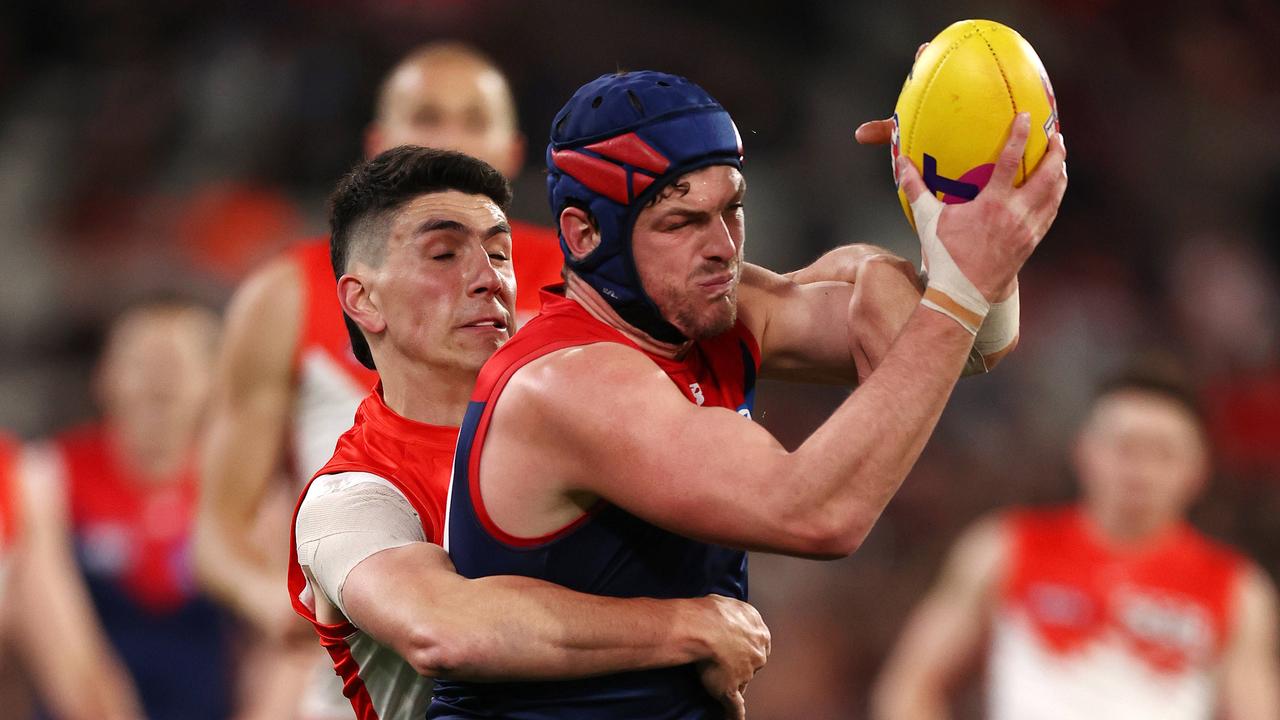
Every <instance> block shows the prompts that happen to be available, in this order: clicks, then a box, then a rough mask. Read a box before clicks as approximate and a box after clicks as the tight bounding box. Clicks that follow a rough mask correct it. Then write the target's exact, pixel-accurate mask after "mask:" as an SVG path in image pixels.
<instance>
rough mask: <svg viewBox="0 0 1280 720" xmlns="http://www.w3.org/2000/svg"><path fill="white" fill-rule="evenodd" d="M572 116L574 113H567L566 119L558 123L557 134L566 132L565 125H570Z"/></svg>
mask: <svg viewBox="0 0 1280 720" xmlns="http://www.w3.org/2000/svg"><path fill="white" fill-rule="evenodd" d="M572 114H573V113H565V114H564V117H562V118H560V121H559V122H557V123H556V132H557V133H560V132H564V126H565V124H566V123H568V122H569V116H570V115H572Z"/></svg>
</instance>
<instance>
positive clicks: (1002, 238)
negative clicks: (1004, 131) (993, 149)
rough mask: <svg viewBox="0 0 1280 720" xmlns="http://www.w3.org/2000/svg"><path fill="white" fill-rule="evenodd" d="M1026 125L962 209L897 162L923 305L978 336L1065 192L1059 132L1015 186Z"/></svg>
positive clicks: (1025, 122) (1018, 124) (905, 162)
mask: <svg viewBox="0 0 1280 720" xmlns="http://www.w3.org/2000/svg"><path fill="white" fill-rule="evenodd" d="M1030 125H1031V122H1030V116H1029V115H1028V114H1027V113H1019V114H1018V115H1017V116H1016V117H1015V118H1014V121H1013V124H1012V126H1011V127H1010V130H1009V138H1008V140H1007V141H1006V143H1005V146H1004V148H1003V149H1002V150H1001V151H1000V156H999V157H998V158H997V159H996V167H995V170H994V171H993V172H992V174H991V180H990V181H989V182H988V183H987V185H986V187H984V188H983V189H982V191H981V192H979V193H978V196H977V197H976V198H974V199H973V200H972V201H970V202H967V203H961V204H956V205H943V203H942V202H941V201H939V200H938V198H937V197H936V196H935V195H934V194H933V193H932V192H930V191H929V190H928V189H927V188H926V187H925V184H924V180H923V179H921V177H920V173H919V171H918V170H917V169H916V167H915V165H913V164H912V163H911V161H910V160H909V159H907V158H905V157H900V158H898V176H899V178H900V179H901V182H902V188H903V191H904V192H905V194H906V196H907V201H908V202H909V203H910V204H911V211H912V213H913V214H914V215H915V220H916V231H917V233H918V234H919V235H920V245H921V251H922V254H923V256H924V262H925V265H926V269H927V271H928V274H929V282H928V288H927V289H926V290H925V304H926V305H928V306H929V307H932V308H934V309H936V310H939V311H940V312H943V313H944V314H946V315H948V316H949V317H952V318H953V319H955V320H956V321H957V322H959V323H960V324H961V325H963V326H965V327H966V329H968V330H970V332H974V333H976V332H977V329H978V326H980V325H981V324H982V320H983V318H984V317H985V316H986V313H987V311H988V310H989V309H990V305H991V303H994V302H999V301H1001V300H1004V299H1005V298H1007V297H1008V296H1009V295H1010V294H1011V293H1012V292H1013V288H1014V283H1015V281H1016V279H1017V274H1018V270H1019V269H1021V268H1022V264H1023V263H1024V262H1026V260H1027V258H1029V257H1030V256H1031V253H1032V251H1034V250H1035V248H1036V246H1037V245H1038V244H1039V243H1040V240H1041V239H1043V238H1044V235H1045V233H1046V232H1048V230H1049V227H1050V226H1051V225H1052V224H1053V220H1054V218H1055V217H1057V214H1058V206H1059V205H1060V204H1061V203H1062V196H1063V193H1065V192H1066V189H1067V172H1066V155H1067V149H1066V145H1064V144H1063V139H1062V134H1061V133H1058V134H1056V135H1054V137H1053V139H1052V140H1050V142H1049V150H1048V151H1047V152H1046V153H1045V155H1044V157H1043V158H1042V159H1041V161H1040V164H1039V166H1037V168H1036V169H1035V171H1034V172H1032V173H1031V175H1030V176H1029V177H1028V178H1027V179H1026V182H1024V183H1023V184H1022V187H1014V184H1013V183H1014V179H1015V178H1016V176H1017V172H1018V168H1019V167H1020V165H1021V161H1022V152H1023V149H1024V148H1025V147H1026V144H1027V135H1028V133H1029V132H1030ZM931 298H932V299H933V301H934V302H932V303H931V302H930V300H931Z"/></svg>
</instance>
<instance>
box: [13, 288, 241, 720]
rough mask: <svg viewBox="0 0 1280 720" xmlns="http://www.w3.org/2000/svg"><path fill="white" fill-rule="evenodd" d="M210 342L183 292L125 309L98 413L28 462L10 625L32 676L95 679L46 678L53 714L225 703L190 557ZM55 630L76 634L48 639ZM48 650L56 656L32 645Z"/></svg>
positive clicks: (220, 623)
mask: <svg viewBox="0 0 1280 720" xmlns="http://www.w3.org/2000/svg"><path fill="white" fill-rule="evenodd" d="M216 336H217V318H216V316H215V315H214V314H213V313H212V312H210V311H208V310H206V309H203V308H200V307H196V306H193V305H189V304H186V303H184V302H181V301H169V300H163V301H152V302H148V303H145V304H139V305H137V306H134V307H133V308H131V309H129V310H127V311H126V312H124V313H123V314H122V315H121V316H120V317H119V318H118V319H117V320H116V321H115V322H114V323H113V324H112V326H111V328H110V330H109V332H108V335H107V340H106V345H105V348H104V350H103V353H102V356H101V359H100V362H99V366H98V369H97V372H96V377H95V390H96V399H97V402H98V404H99V406H100V408H101V418H100V419H99V420H98V421H95V422H92V423H89V424H86V425H83V426H80V427H76V428H73V429H71V430H69V431H66V432H63V433H61V434H59V435H57V436H56V437H54V438H53V439H52V440H51V441H49V442H48V443H45V444H43V445H41V446H39V447H36V448H34V449H32V450H31V451H30V452H29V453H28V455H27V456H26V457H25V458H24V460H23V462H22V465H21V477H22V488H23V492H24V494H25V497H24V503H25V507H24V516H23V518H22V524H23V528H24V533H23V535H24V547H23V548H22V553H21V555H22V557H21V562H20V573H19V574H18V577H17V583H16V587H15V588H14V590H15V591H16V600H17V612H18V613H19V615H18V620H17V621H16V626H15V628H14V631H15V633H16V635H17V636H18V638H19V642H20V646H21V647H23V648H24V650H25V651H24V654H25V655H27V656H28V657H30V658H32V664H33V666H34V669H35V670H36V676H37V679H40V678H41V677H42V676H45V677H52V678H57V677H58V676H60V675H65V674H68V673H71V674H72V677H75V669H76V667H78V666H79V665H81V664H83V663H87V664H89V665H90V666H91V667H92V670H91V673H92V675H94V676H97V678H96V679H94V680H93V681H92V682H91V683H90V684H89V685H88V686H87V687H74V686H72V687H67V686H66V683H62V682H59V683H58V684H57V685H54V686H50V682H49V681H47V680H45V681H41V683H40V684H41V685H44V686H45V687H44V688H43V693H42V694H43V695H44V696H45V697H46V698H48V703H47V705H48V708H49V710H50V711H51V712H52V713H53V714H54V715H55V716H56V717H102V716H105V717H122V718H123V717H147V718H151V719H152V720H161V719H163V718H172V719H173V720H180V719H187V720H191V719H195V718H207V719H209V720H214V719H217V718H225V717H227V716H228V714H229V712H230V690H231V683H230V671H231V660H230V653H229V650H230V648H229V644H228V641H229V636H228V635H227V633H226V623H225V622H224V620H223V618H222V616H221V613H220V611H219V610H218V608H217V607H216V606H215V605H214V604H213V603H212V601H210V600H209V599H207V598H205V597H204V596H202V595H201V594H200V593H199V591H198V589H197V587H196V584H195V578H194V569H193V567H192V564H191V557H190V552H189V550H190V540H191V533H192V525H193V522H194V518H195V506H196V478H195V465H194V460H195V458H194V448H195V439H196V437H197V435H198V433H199V431H200V425H201V422H202V421H203V418H204V410H205V407H206V401H207V397H208V390H209V381H210V376H211V372H212V360H213V351H214V345H215V342H216ZM77 568H78V572H77ZM86 591H87V596H86ZM55 625H57V626H62V628H63V629H65V630H66V631H68V632H69V633H70V634H71V635H72V637H74V640H72V641H66V642H65V644H63V642H60V640H64V641H65V638H60V636H54V637H52V638H51V637H50V635H49V633H50V632H51V630H52V626H55ZM59 635H60V634H59ZM104 638H105V639H104ZM51 643H55V644H52V645H51V647H52V648H53V649H54V650H55V652H52V653H50V652H47V651H46V650H43V649H42V648H41V647H40V646H42V645H50V644H51ZM106 643H109V644H110V648H111V649H110V650H107V649H106V648H105V645H106ZM113 655H116V656H118V658H119V660H120V661H121V662H122V663H123V670H121V669H120V668H119V666H118V665H117V664H116V663H115V662H113ZM126 672H127V675H125V674H124V673H126ZM130 682H131V683H132V686H133V688H136V692H137V695H138V697H139V698H140V699H141V705H142V708H141V709H139V708H137V707H136V701H135V700H134V699H133V698H132V697H131V695H132V692H133V688H131V687H130ZM95 696H96V697H95ZM131 706H135V707H131ZM91 708H98V709H96V710H91Z"/></svg>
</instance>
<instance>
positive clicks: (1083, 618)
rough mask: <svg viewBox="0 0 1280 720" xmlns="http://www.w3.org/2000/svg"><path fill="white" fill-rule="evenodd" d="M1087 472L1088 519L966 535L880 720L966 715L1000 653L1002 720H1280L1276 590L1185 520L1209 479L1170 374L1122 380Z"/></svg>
mask: <svg viewBox="0 0 1280 720" xmlns="http://www.w3.org/2000/svg"><path fill="white" fill-rule="evenodd" d="M1073 459H1074V465H1075V470H1076V474H1077V477H1078V479H1079V482H1080V489H1081V490H1082V491H1083V497H1082V498H1081V500H1080V502H1079V503H1078V504H1076V505H1071V506H1067V507H1061V508H1050V509H1038V510H1016V511H1011V512H1007V513H1002V514H1000V515H998V516H994V517H990V518H987V519H984V520H981V521H979V522H978V523H977V524H976V525H974V526H973V527H972V528H971V529H970V530H969V531H968V532H966V533H965V534H964V536H963V537H961V539H960V540H959V542H958V543H957V544H956V546H955V549H954V550H953V551H952V554H951V558H950V559H949V560H948V561H947V564H946V566H945V567H944V568H943V571H942V575H941V577H940V578H939V580H938V584H937V585H936V586H935V587H934V588H933V589H932V590H931V591H930V592H929V594H928V596H927V597H926V598H925V599H924V601H923V602H922V603H921V604H920V606H919V607H918V608H916V610H915V613H914V614H913V616H912V617H911V618H910V620H909V621H908V623H907V625H906V629H905V631H904V632H903V635H902V638H901V640H899V642H898V647H897V648H896V650H895V651H894V652H893V654H892V656H891V657H890V659H889V661H888V663H887V665H886V666H885V670H884V674H883V675H882V677H881V678H880V681H879V684H878V689H877V692H876V698H875V706H876V715H877V717H879V718H883V720H934V719H941V718H947V717H950V716H951V715H950V712H949V711H948V707H947V706H948V702H947V690H948V688H949V687H951V686H952V685H953V684H954V683H955V682H956V681H957V680H959V679H960V678H961V677H962V676H963V675H964V674H965V673H966V672H967V671H968V669H969V668H970V667H972V664H973V660H974V659H975V658H976V657H978V656H980V655H983V654H985V655H986V656H987V704H988V707H987V714H988V717H991V718H995V720H1014V719H1015V718H1017V719H1021V718H1030V717H1034V718H1044V719H1045V720H1056V719H1057V718H1062V719H1063V720H1066V719H1067V718H1126V720H1129V719H1136V720H1141V719H1144V718H1151V719H1152V720H1155V719H1157V718H1158V719H1159V720H1193V719H1194V720H1209V718H1214V717H1226V718H1232V720H1255V719H1256V720H1262V719H1264V718H1275V717H1280V664H1278V662H1277V635H1276V611H1277V607H1276V598H1275V590H1274V588H1273V586H1272V583H1271V581H1270V580H1269V579H1267V577H1266V576H1265V575H1264V574H1263V573H1262V571H1261V570H1260V569H1259V568H1257V567H1256V566H1254V564H1253V563H1251V562H1249V561H1248V560H1246V559H1245V558H1243V557H1241V556H1240V555H1238V554H1237V553H1235V552H1233V551H1232V550H1230V549H1228V548H1226V547H1223V546H1221V545H1218V544H1217V543H1214V542H1213V541H1211V540H1209V539H1208V538H1206V537H1204V536H1203V535H1201V534H1200V533H1199V532H1197V531H1196V530H1195V529H1194V528H1192V527H1191V526H1190V525H1189V524H1188V523H1187V522H1186V520H1185V519H1184V516H1185V513H1186V510H1187V506H1188V505H1189V504H1190V503H1191V502H1192V501H1193V500H1194V499H1195V496H1196V495H1197V494H1198V493H1199V492H1200V490H1201V489H1202V487H1203V486H1204V483H1205V481H1206V479H1207V477H1208V475H1209V449H1208V446H1207V444H1206V438H1205V433H1204V427H1203V424H1202V421H1201V419H1200V415H1199V413H1198V410H1197V408H1196V404H1195V401H1194V400H1193V399H1192V396H1191V395H1190V394H1189V393H1188V392H1187V391H1186V390H1185V389H1183V388H1181V387H1180V386H1179V385H1178V384H1176V383H1175V382H1170V381H1169V380H1168V379H1167V378H1165V377H1163V375H1162V374H1160V373H1153V372H1150V371H1135V372H1131V373H1129V374H1126V375H1122V376H1120V377H1118V378H1116V379H1115V380H1113V381H1111V382H1109V383H1107V384H1106V385H1104V386H1103V388H1102V391H1101V392H1100V393H1099V394H1098V396H1097V398H1096V400H1095V401H1094V403H1093V407H1092V409H1091V410H1090V412H1089V416H1088V418H1087V419H1086V420H1085V423H1084V426H1083V427H1082V428H1081V429H1080V434H1079V437H1078V438H1077V440H1076V445H1075V451H1074V454H1073Z"/></svg>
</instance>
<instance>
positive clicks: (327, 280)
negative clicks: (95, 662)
mask: <svg viewBox="0 0 1280 720" xmlns="http://www.w3.org/2000/svg"><path fill="white" fill-rule="evenodd" d="M407 144H412V145H422V146H429V147H436V148H443V149H453V150H459V151H462V152H465V153H467V154H469V155H472V156H475V157H478V158H480V159H482V160H485V161H486V162H488V163H490V164H491V165H493V166H494V167H495V168H497V169H498V170H499V171H500V172H502V173H503V174H504V175H505V176H506V177H508V178H511V177H514V176H515V175H516V174H517V173H518V172H519V170H520V166H521V164H522V161H523V157H524V138H523V137H522V136H521V134H520V132H519V130H518V127H517V123H516V112H515V107H514V103H513V100H512V95H511V90H510V88H509V87H508V85H507V81H506V78H505V77H504V76H503V74H502V72H501V71H500V70H499V69H498V68H497V67H496V66H495V65H494V64H493V63H492V62H491V61H490V60H489V59H488V58H486V57H484V56H483V55H481V54H480V53H479V52H477V51H476V50H474V49H472V48H469V47H467V46H465V45H460V44H457V43H441V44H433V45H428V46H425V47H423V48H420V49H418V50H416V51H414V52H413V53H411V54H409V55H408V56H407V57H406V58H405V59H404V60H402V61H401V62H400V63H399V64H398V65H397V66H396V67H395V68H394V69H393V70H392V71H391V73H390V74H389V75H388V76H387V78H386V80H385V81H384V83H383V85H382V88H381V91H380V93H379V97H378V104H377V109H376V115H375V118H374V121H373V123H372V124H371V125H370V127H369V129H368V132H367V135H366V138H365V150H366V154H367V155H368V156H369V157H372V156H373V155H376V154H378V153H379V152H381V151H383V150H386V149H388V148H392V147H396V146H399V145H407ZM511 226H512V238H513V254H514V257H515V259H517V262H516V263H515V266H516V267H517V268H519V270H518V271H517V280H518V282H519V287H520V288H521V291H520V295H519V296H518V297H517V311H518V314H519V316H521V317H525V318H527V317H528V316H530V315H532V314H533V313H534V312H536V311H537V306H538V300H537V291H538V288H540V287H541V286H543V285H546V284H548V283H552V282H558V281H559V279H560V266H561V254H560V249H559V243H558V240H557V239H556V235H555V233H554V231H552V230H550V229H547V228H542V227H538V226H534V225H529V224H527V223H520V222H518V221H512V222H511ZM224 336H225V345H224V347H223V351H222V357H221V359H220V362H219V370H218V374H217V378H216V381H215V390H214V399H213V410H212V417H211V423H210V432H209V435H208V437H207V442H206V447H205V449H204V456H203V464H202V483H203V485H202V487H203V490H202V501H201V520H200V523H199V526H200V527H199V537H198V541H197V546H196V553H197V563H198V566H199V569H200V575H201V579H202V580H203V581H204V583H205V584H206V585H207V586H208V587H209V588H210V590H211V591H212V592H214V593H215V594H216V595H217V596H218V597H220V598H221V599H222V600H223V601H224V602H226V603H227V604H228V605H229V606H231V607H232V608H234V609H236V610H237V611H238V612H239V614H241V615H242V616H243V617H245V618H246V619H248V620H249V621H250V623H251V624H252V625H253V626H254V628H255V630H256V631H257V632H258V633H259V634H260V635H261V636H263V637H264V638H266V639H267V640H268V641H269V642H271V643H273V644H274V645H275V646H276V647H277V648H281V647H283V646H282V645H281V644H280V643H281V641H284V640H286V639H290V638H296V639H297V640H299V641H300V642H299V643H298V646H299V649H297V650H295V651H293V652H287V651H284V650H278V651H277V652H276V654H274V655H272V656H271V657H269V658H267V659H266V661H265V662H264V664H263V667H262V668H261V672H258V671H255V672H254V673H253V676H254V678H255V679H256V680H257V681H260V683H259V684H258V686H257V687H255V688H254V689H252V690H250V694H251V695H252V696H253V697H254V705H255V706H256V709H255V710H254V711H253V712H256V713H258V714H259V715H260V716H262V717H272V718H275V717H280V716H282V715H284V714H286V713H287V712H292V711H291V710H290V711H286V710H284V709H283V707H284V705H287V704H289V703H293V702H294V701H293V698H294V697H295V696H296V695H297V694H298V692H299V688H298V686H297V682H291V681H290V679H289V678H290V676H291V673H290V671H289V670H288V668H289V667H294V668H296V667H298V666H299V665H300V664H301V665H307V666H309V667H311V668H314V677H313V678H312V680H311V681H309V682H308V688H307V690H306V692H305V693H304V699H303V702H302V710H301V713H302V716H303V717H305V718H307V719H308V720H327V719H328V718H344V717H351V708H350V705H349V704H348V702H347V700H346V698H344V697H343V696H342V694H341V687H340V685H339V683H338V680H337V678H336V676H335V675H334V674H333V669H332V665H331V663H330V662H329V659H328V658H327V657H326V656H325V655H324V654H323V653H322V652H320V651H319V650H318V649H317V648H316V647H315V641H314V639H313V638H312V637H311V631H310V629H309V628H307V627H306V625H305V624H304V623H302V622H301V621H300V620H299V619H298V618H297V617H296V616H295V615H294V613H293V610H292V608H291V607H290V605H289V599H288V594H287V592H286V591H285V571H286V567H287V560H288V559H287V557H284V556H283V555H282V554H277V553H275V552H274V550H276V549H278V550H286V549H287V548H288V543H287V540H286V538H287V536H288V529H287V528H288V525H287V523H288V517H289V516H288V511H289V509H290V506H289V505H288V504H287V503H291V502H292V500H293V499H294V498H295V497H296V495H297V492H298V490H299V489H300V488H301V486H302V484H303V483H305V482H306V481H307V480H309V479H310V477H311V475H312V474H313V473H315V471H316V470H319V469H320V467H321V466H322V465H324V464H325V462H327V461H328V460H329V458H330V456H331V455H332V454H333V449H334V444H335V442H336V441H337V438H338V436H339V435H341V434H342V433H343V432H344V431H345V430H346V429H347V428H349V427H350V426H351V422H352V419H353V417H354V415H355V410H356V407H357V406H358V405H359V403H360V401H361V400H362V399H363V398H364V397H365V396H366V395H367V394H368V392H369V389H370V388H372V387H373V385H374V383H375V382H376V379H377V376H376V374H375V373H374V372H373V371H371V370H367V369H365V368H364V367H363V366H361V365H360V363H359V362H358V361H357V360H356V359H355V356H354V355H353V354H352V351H351V345H350V340H349V336H348V334H347V331H346V328H345V327H344V325H343V321H342V311H341V309H340V308H339V307H338V301H337V295H336V292H335V290H334V280H333V271H332V269H331V265H330V262H329V247H328V239H327V238H316V239H314V240H311V241H309V242H306V243H303V244H300V245H299V246H298V247H297V248H295V249H294V250H293V251H291V252H289V253H287V254H285V255H284V256H283V257H281V258H279V259H278V260H276V261H274V262H272V263H269V264H268V265H266V266H264V267H263V268H262V269H261V270H259V271H258V272H256V273H255V274H253V275H252V276H250V277H249V278H248V279H247V280H246V281H245V283H244V284H243V285H242V286H241V288H240V289H239V290H238V292H237V294H236V297H235V298H234V299H233V300H232V303H231V306H230V309H229V311H228V317H227V321H226V328H225V333H224ZM281 472H287V473H288V475H289V476H290V477H291V478H292V480H293V483H292V484H291V485H290V486H289V487H287V488H280V487H278V486H279V485H280V483H274V485H276V486H277V487H275V488H274V490H275V491H276V492H277V498H276V499H279V500H281V501H282V502H281V504H280V505H279V507H278V510H279V512H278V513H272V512H270V511H268V512H267V515H271V516H273V517H274V515H278V516H279V517H278V518H275V520H276V522H277V523H278V525H275V526H272V527H271V528H269V529H268V532H267V533H266V534H267V535H269V538H264V537H263V535H264V533H263V532H262V528H255V525H257V524H258V523H259V522H260V520H261V516H262V514H263V509H264V507H267V506H269V505H271V500H272V499H273V497H272V490H273V483H272V479H273V478H275V477H278V476H279V474H280V473H281ZM285 501H287V502H285ZM264 546H265V547H267V548H270V549H271V550H268V551H266V552H264V551H263V550H262V548H263V547H264ZM292 676H293V677H295V678H296V677H297V672H296V671H294V672H292ZM265 678H269V679H265ZM269 696H274V698H276V699H277V701H278V704H277V702H273V700H272V699H271V697H269ZM295 704H296V703H295Z"/></svg>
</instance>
